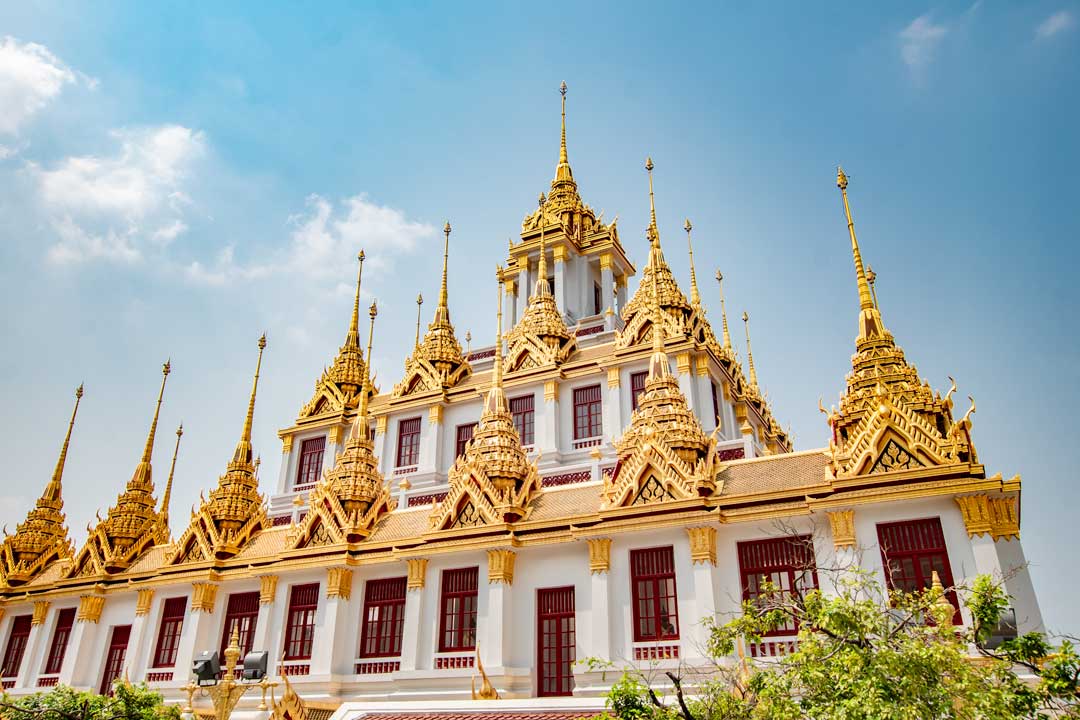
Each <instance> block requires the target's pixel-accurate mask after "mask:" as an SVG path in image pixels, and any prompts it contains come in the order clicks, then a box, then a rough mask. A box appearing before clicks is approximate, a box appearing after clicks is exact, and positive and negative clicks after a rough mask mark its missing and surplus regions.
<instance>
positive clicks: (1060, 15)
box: [1035, 10, 1075, 40]
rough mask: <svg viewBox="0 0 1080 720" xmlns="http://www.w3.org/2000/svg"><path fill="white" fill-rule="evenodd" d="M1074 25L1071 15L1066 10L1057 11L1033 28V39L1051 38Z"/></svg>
mask: <svg viewBox="0 0 1080 720" xmlns="http://www.w3.org/2000/svg"><path fill="white" fill-rule="evenodd" d="M1074 24H1075V20H1074V19H1073V16H1072V13H1070V12H1069V11H1068V10H1058V11H1057V12H1056V13H1054V14H1053V15H1051V16H1050V17H1048V18H1046V19H1045V20H1043V21H1042V22H1041V23H1039V27H1037V28H1035V37H1037V38H1038V39H1040V40H1042V39H1044V38H1048V37H1053V36H1054V35H1057V34H1058V33H1060V32H1064V31H1066V30H1069V29H1070V28H1072V26H1073V25H1074Z"/></svg>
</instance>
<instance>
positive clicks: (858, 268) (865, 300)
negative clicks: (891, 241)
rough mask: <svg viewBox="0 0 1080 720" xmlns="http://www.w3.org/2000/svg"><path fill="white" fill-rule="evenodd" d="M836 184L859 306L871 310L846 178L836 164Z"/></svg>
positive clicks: (868, 289)
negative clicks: (848, 242)
mask: <svg viewBox="0 0 1080 720" xmlns="http://www.w3.org/2000/svg"><path fill="white" fill-rule="evenodd" d="M836 186H837V187H838V188H840V195H841V196H842V197H843V199H844V214H845V215H847V226H848V234H849V235H850V236H851V254H852V255H853V256H854V257H855V278H856V282H857V283H858V286H859V307H860V309H862V310H871V309H873V307H874V301H873V298H872V297H871V295H870V285H869V284H868V283H867V282H866V273H865V272H864V271H863V261H862V254H861V253H860V252H859V241H858V240H857V239H856V238H855V221H854V220H852V219H851V206H850V205H849V204H848V196H847V186H848V179H847V175H845V174H844V170H843V168H841V167H840V166H839V165H837V166H836Z"/></svg>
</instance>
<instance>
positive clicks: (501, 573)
mask: <svg viewBox="0 0 1080 720" xmlns="http://www.w3.org/2000/svg"><path fill="white" fill-rule="evenodd" d="M516 559H517V553H516V552H514V551H513V550H507V549H505V548H500V549H497V550H488V583H489V584H492V585H494V584H496V583H505V584H507V585H513V584H514V561H515V560H516Z"/></svg>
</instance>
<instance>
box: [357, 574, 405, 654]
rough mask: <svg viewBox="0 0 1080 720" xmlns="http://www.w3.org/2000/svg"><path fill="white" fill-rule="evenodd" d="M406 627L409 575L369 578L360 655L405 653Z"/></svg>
mask: <svg viewBox="0 0 1080 720" xmlns="http://www.w3.org/2000/svg"><path fill="white" fill-rule="evenodd" d="M404 627H405V578H404V577H396V578H383V579H380V580H369V581H368V582H367V585H366V587H365V588H364V625H363V629H362V631H361V633H360V657H362V658H379V657H397V656H399V655H401V635H402V630H403V629H404Z"/></svg>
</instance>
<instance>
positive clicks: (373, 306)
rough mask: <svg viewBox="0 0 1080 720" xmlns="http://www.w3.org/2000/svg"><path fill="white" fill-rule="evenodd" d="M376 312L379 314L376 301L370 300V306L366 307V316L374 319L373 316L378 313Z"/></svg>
mask: <svg viewBox="0 0 1080 720" xmlns="http://www.w3.org/2000/svg"><path fill="white" fill-rule="evenodd" d="M378 314H379V305H378V302H377V301H375V300H372V301H371V307H369V308H368V316H370V317H371V318H372V319H374V317H375V316H376V315H378Z"/></svg>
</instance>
